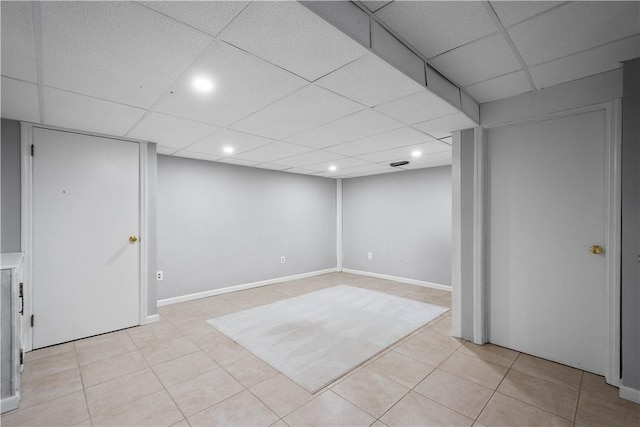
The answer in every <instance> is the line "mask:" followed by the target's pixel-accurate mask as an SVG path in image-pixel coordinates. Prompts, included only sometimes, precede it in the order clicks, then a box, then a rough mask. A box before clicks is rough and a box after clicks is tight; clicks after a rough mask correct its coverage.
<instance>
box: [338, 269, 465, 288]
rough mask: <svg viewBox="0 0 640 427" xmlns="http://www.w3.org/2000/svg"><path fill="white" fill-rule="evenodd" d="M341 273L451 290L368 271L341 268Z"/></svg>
mask: <svg viewBox="0 0 640 427" xmlns="http://www.w3.org/2000/svg"><path fill="white" fill-rule="evenodd" d="M342 271H343V272H344V273H351V274H359V275H361V276H369V277H377V278H378V279H387V280H393V281H394V282H401V283H409V284H410V285H418V286H424V287H425V288H433V289H440V290H442V291H448V292H451V290H452V288H451V286H449V285H441V284H439V283H431V282H424V281H422V280H416V279H407V278H406V277H397V276H390V275H388V274H380V273H371V272H369V271H360V270H352V269H350V268H343V269H342Z"/></svg>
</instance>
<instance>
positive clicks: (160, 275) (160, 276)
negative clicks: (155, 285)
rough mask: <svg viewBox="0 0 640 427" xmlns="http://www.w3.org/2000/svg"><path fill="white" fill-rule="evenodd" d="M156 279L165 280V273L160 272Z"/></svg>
mask: <svg viewBox="0 0 640 427" xmlns="http://www.w3.org/2000/svg"><path fill="white" fill-rule="evenodd" d="M156 274H157V275H156V279H157V280H164V272H163V271H162V270H160V271H158V273H156Z"/></svg>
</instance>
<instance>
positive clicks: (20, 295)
mask: <svg viewBox="0 0 640 427" xmlns="http://www.w3.org/2000/svg"><path fill="white" fill-rule="evenodd" d="M18 298H20V315H21V316H23V315H24V285H23V284H22V283H20V291H19V292H18Z"/></svg>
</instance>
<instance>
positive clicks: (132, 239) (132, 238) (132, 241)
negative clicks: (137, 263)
mask: <svg viewBox="0 0 640 427" xmlns="http://www.w3.org/2000/svg"><path fill="white" fill-rule="evenodd" d="M137 241H138V238H137V237H136V236H129V242H130V243H132V244H133V243H135V242H137Z"/></svg>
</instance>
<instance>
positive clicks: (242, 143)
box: [187, 129, 274, 157]
mask: <svg viewBox="0 0 640 427" xmlns="http://www.w3.org/2000/svg"><path fill="white" fill-rule="evenodd" d="M272 142H274V141H273V140H272V139H267V138H262V137H259V136H255V135H249V134H246V133H242V132H235V131H232V130H229V129H222V130H220V131H218V132H216V133H214V134H211V135H209V136H207V137H205V138H203V139H201V140H200V141H198V142H196V143H194V144H192V145H190V146H189V147H187V150H188V151H193V152H196V153H203V154H209V155H214V156H220V157H230V156H233V155H237V154H240V153H243V152H245V151H249V150H253V149H255V148H258V147H261V146H263V145H267V144H270V143H272ZM227 146H229V147H232V148H233V153H229V154H227V153H225V152H224V151H223V149H224V147H227Z"/></svg>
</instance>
